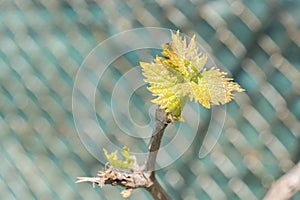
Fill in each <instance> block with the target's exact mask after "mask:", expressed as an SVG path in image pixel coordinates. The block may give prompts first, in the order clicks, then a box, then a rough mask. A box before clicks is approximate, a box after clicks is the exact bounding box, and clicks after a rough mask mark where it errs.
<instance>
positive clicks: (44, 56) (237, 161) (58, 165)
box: [0, 0, 300, 200]
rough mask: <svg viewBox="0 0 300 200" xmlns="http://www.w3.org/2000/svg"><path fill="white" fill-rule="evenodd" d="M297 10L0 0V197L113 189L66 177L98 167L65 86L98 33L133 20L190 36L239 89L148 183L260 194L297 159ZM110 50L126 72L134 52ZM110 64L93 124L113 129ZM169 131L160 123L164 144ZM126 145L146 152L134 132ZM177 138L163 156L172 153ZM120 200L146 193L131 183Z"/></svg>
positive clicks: (260, 5) (253, 4) (178, 191)
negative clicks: (210, 140)
mask: <svg viewBox="0 0 300 200" xmlns="http://www.w3.org/2000/svg"><path fill="white" fill-rule="evenodd" d="M299 11H300V1H298V0H286V1H284V0H278V1H277V0H262V1H261V0H254V1H241V0H215V1H208V0H207V1H204V0H199V1H198V0H190V1H186V0H183V1H180V0H178V1H175V0H168V1H163V0H157V1H143V0H137V1H133V0H129V1H121V0H110V1H72V0H70V1H45V0H42V1H35V0H32V1H15V2H12V1H5V0H4V1H1V3H0V33H1V38H0V47H1V50H0V91H1V98H0V137H1V138H0V149H1V153H0V160H1V165H0V182H1V184H0V197H1V199H122V198H121V197H120V195H119V193H120V191H121V190H122V188H119V187H112V186H106V187H104V188H102V189H100V188H98V187H96V188H92V187H91V185H89V184H75V180H76V177H77V176H94V175H96V173H97V170H98V169H100V168H102V167H103V165H101V163H100V162H99V161H98V160H97V159H95V158H94V157H93V156H91V154H90V153H89V152H88V151H87V150H86V149H85V147H84V145H83V144H82V142H81V141H80V139H79V137H78V135H77V132H76V127H75V124H74V121H73V115H72V89H73V84H74V81H75V76H76V72H77V70H78V69H79V68H80V65H81V63H82V62H83V61H84V58H85V57H86V56H87V55H88V54H89V52H90V51H91V50H92V49H93V48H94V47H95V46H96V45H97V44H98V43H100V42H102V41H104V40H105V39H107V38H109V37H111V36H113V35H114V34H117V33H119V32H122V31H125V30H130V29H132V28H141V27H163V28H167V29H172V30H177V29H180V30H181V31H182V32H183V33H186V34H188V35H190V36H191V35H193V34H196V38H197V40H198V41H200V43H201V45H203V46H204V48H205V49H206V50H207V51H208V52H210V54H211V56H212V57H213V59H214V60H215V62H216V63H217V65H218V66H224V67H225V68H226V69H227V70H228V71H229V72H230V73H231V75H232V77H233V78H234V79H235V80H236V81H237V82H238V83H239V84H240V85H241V86H242V87H243V88H245V89H246V92H244V93H240V94H238V95H237V96H236V98H235V100H234V101H233V102H231V103H229V104H228V105H227V111H226V113H227V115H226V119H225V124H224V126H222V134H221V137H220V139H219V140H218V142H217V144H216V145H215V147H214V149H213V150H212V152H211V153H210V154H209V155H208V156H206V157H205V158H203V159H199V158H198V152H199V149H200V146H201V138H203V137H204V135H203V133H205V132H206V131H207V129H208V124H209V121H210V119H211V118H210V117H211V115H210V113H209V111H206V110H205V109H201V121H200V124H199V128H198V132H197V136H196V139H194V140H193V142H192V145H191V146H190V147H189V148H188V149H187V150H186V151H185V153H184V154H183V155H182V156H181V157H180V158H179V159H177V160H176V161H175V162H174V163H173V164H171V165H169V166H168V167H166V168H163V169H160V170H159V171H158V172H157V174H158V176H159V179H160V182H161V183H162V184H163V185H164V187H165V188H166V190H167V191H168V192H169V193H170V194H171V195H172V197H173V198H174V199H186V200H193V199H216V200H219V199H232V200H234V199H262V197H263V196H264V194H265V193H266V191H267V189H268V188H269V187H270V185H271V183H272V181H274V180H276V179H277V178H278V177H280V176H281V175H282V174H284V173H285V172H287V171H288V170H289V169H290V168H291V167H292V166H293V165H294V164H295V163H297V162H298V161H299V157H300V151H299V138H300V122H299V120H300V96H299V95H300V81H299V80H300V71H299V69H300V29H299V27H300V12H299ZM120 59H121V61H120V63H119V65H122V66H124V67H125V68H126V67H127V68H126V69H127V70H128V69H130V66H131V65H136V64H137V62H138V61H139V59H138V57H137V56H135V55H131V54H128V55H126V56H124V57H122V58H120ZM119 65H118V64H115V66H114V67H111V68H110V70H109V71H107V74H108V75H107V77H106V78H104V79H103V80H102V84H100V85H98V86H97V88H98V91H97V92H98V93H99V95H98V96H97V95H96V98H97V100H96V101H97V102H98V104H97V105H98V108H99V109H100V110H101V111H98V112H97V113H98V116H99V118H100V119H99V121H100V122H99V123H100V124H101V125H103V126H105V130H109V132H117V133H119V132H120V131H119V130H118V127H117V126H116V125H115V124H114V123H111V122H110V120H107V119H108V118H109V117H108V118H105V116H107V115H109V114H107V113H110V112H111V108H110V106H111V104H110V100H111V94H112V89H113V87H114V85H115V82H114V81H116V80H118V79H119V78H120V77H122V74H123V73H124V71H122V70H123V69H124V68H122V69H120V68H118V66H119ZM125 72H126V70H125ZM146 93H147V91H146V89H145V88H144V89H143V88H142V89H141V91H140V92H137V93H136V94H135V96H134V97H133V98H132V105H133V106H131V108H130V109H131V112H133V113H135V114H134V115H136V116H147V115H146V114H147V110H146V109H145V108H144V106H145V105H144V103H143V101H140V100H139V98H143V95H145V94H146ZM146 95H149V94H148V93H147V94H146ZM147 106H148V107H149V105H148V104H147V105H146V107H147ZM148 107H147V109H148ZM145 113H146V114H145ZM138 118H139V117H138ZM101 120H102V121H101ZM148 120H149V119H148ZM146 121H147V120H146ZM141 123H142V122H141ZM176 126H177V125H176V124H174V127H176ZM175 129H176V128H174V130H175ZM171 130H172V128H171ZM187 130H188V129H187ZM120 134H121V133H120ZM114 137H115V136H114ZM116 137H118V136H116ZM120 137H121V136H120ZM172 137H173V135H172V131H170V134H169V135H167V136H166V138H165V141H164V142H167V141H170V140H171V139H172ZM178 137H180V138H181V140H182V141H185V140H189V138H187V137H188V136H187V134H184V133H178ZM112 139H113V138H112ZM120 144H121V143H120ZM129 146H130V144H129ZM132 146H133V148H137V149H139V150H140V151H141V152H143V151H144V152H145V151H146V142H145V143H140V144H138V145H134V144H132ZM178 148H181V146H180V144H177V145H174V150H173V151H171V152H167V153H166V157H173V156H177V155H176V154H177V150H178ZM99 151H102V147H99ZM298 198H300V195H299V194H298V195H295V196H294V198H293V199H298ZM129 199H151V197H150V196H149V194H147V192H146V191H144V190H142V189H138V190H135V191H134V192H133V194H132V196H131V197H130V198H129Z"/></svg>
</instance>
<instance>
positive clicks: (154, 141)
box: [76, 108, 171, 200]
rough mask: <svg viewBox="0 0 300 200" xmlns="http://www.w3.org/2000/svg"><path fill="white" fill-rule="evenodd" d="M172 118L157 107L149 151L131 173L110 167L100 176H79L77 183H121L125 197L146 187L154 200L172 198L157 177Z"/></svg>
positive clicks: (100, 184) (168, 199) (122, 193)
mask: <svg viewBox="0 0 300 200" xmlns="http://www.w3.org/2000/svg"><path fill="white" fill-rule="evenodd" d="M169 123H170V120H169V119H168V115H167V113H166V112H165V110H164V109H160V108H157V109H156V112H155V125H154V129H153V132H152V136H151V139H150V142H149V146H148V152H147V156H146V159H145V164H144V165H143V166H140V167H139V166H135V170H131V173H128V172H127V171H121V170H119V169H117V168H114V167H109V168H108V169H104V170H101V171H99V172H98V177H78V180H77V181H76V182H77V183H80V182H92V183H93V185H95V184H98V185H99V186H100V187H102V186H103V185H104V184H110V185H113V186H115V185H119V186H123V187H125V188H126V189H125V190H124V191H123V192H121V195H122V196H123V197H129V196H130V194H131V192H132V190H133V189H136V188H145V189H146V190H147V191H148V192H149V193H150V194H151V195H152V197H153V199H154V200H171V197H170V196H169V195H168V194H167V192H166V191H165V190H164V189H163V187H162V186H161V185H160V183H159V182H158V181H157V179H156V177H155V162H156V157H157V154H158V150H159V148H160V143H161V140H162V137H163V134H164V131H165V129H166V127H167V126H168V124H169Z"/></svg>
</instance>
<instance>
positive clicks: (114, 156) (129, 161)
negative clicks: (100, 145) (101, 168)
mask: <svg viewBox="0 0 300 200" xmlns="http://www.w3.org/2000/svg"><path fill="white" fill-rule="evenodd" d="M103 151H104V154H105V157H106V158H107V160H108V162H109V163H110V164H111V165H112V166H115V167H119V168H123V169H131V168H132V166H133V162H134V159H133V158H132V156H130V154H129V152H130V149H129V148H128V147H126V146H125V147H123V152H122V156H123V157H124V159H123V160H120V159H119V158H118V152H117V151H114V152H112V153H108V152H107V150H106V149H103Z"/></svg>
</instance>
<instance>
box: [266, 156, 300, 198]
mask: <svg viewBox="0 0 300 200" xmlns="http://www.w3.org/2000/svg"><path fill="white" fill-rule="evenodd" d="M299 190H300V162H299V163H298V164H296V165H295V166H294V167H293V168H292V169H291V170H290V171H289V172H287V173H286V174H285V175H283V176H282V177H280V178H279V179H278V180H277V181H276V182H274V183H273V184H272V186H271V188H270V189H269V191H268V193H267V195H266V196H265V198H264V200H274V199H280V200H286V199H290V198H291V197H292V196H293V195H294V194H295V193H296V192H297V191H299Z"/></svg>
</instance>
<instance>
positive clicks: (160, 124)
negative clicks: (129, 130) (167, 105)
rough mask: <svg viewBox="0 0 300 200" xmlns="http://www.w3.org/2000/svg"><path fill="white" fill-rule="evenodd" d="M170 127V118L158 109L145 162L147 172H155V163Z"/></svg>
mask: <svg viewBox="0 0 300 200" xmlns="http://www.w3.org/2000/svg"><path fill="white" fill-rule="evenodd" d="M167 126H168V116H167V114H166V112H165V110H164V109H160V108H157V109H156V112H155V125H154V129H153V131H152V136H151V139H150V142H149V146H148V152H147V157H146V160H145V166H144V170H145V171H154V170H155V162H156V157H157V154H158V150H159V147H160V143H161V140H162V136H163V134H164V131H165V129H166V128H167Z"/></svg>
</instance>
